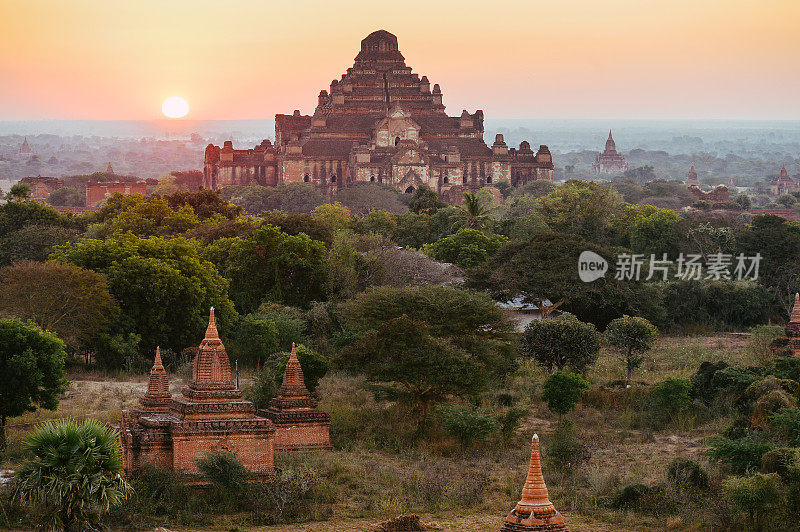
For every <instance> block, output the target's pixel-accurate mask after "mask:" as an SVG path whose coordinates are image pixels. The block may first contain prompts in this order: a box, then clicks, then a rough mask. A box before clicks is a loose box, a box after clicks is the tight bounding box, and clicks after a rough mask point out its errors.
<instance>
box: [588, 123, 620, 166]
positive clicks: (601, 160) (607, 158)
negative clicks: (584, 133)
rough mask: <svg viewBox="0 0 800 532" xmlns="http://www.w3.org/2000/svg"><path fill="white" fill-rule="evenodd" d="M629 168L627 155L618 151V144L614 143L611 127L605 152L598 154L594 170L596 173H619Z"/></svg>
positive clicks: (593, 164)
mask: <svg viewBox="0 0 800 532" xmlns="http://www.w3.org/2000/svg"><path fill="white" fill-rule="evenodd" d="M627 169H628V163H626V162H625V156H624V155H622V154H621V153H618V152H617V145H616V144H615V143H614V137H612V136H611V130H610V129H609V130H608V139H607V140H606V149H605V150H604V151H603V153H598V154H597V158H596V159H595V160H594V162H593V163H592V172H594V173H595V174H619V173H622V172H624V171H625V170H627Z"/></svg>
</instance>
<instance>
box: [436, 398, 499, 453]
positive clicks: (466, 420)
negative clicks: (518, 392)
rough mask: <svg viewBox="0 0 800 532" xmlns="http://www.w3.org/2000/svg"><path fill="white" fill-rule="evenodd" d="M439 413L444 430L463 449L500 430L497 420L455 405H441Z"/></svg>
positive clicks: (438, 409)
mask: <svg viewBox="0 0 800 532" xmlns="http://www.w3.org/2000/svg"><path fill="white" fill-rule="evenodd" d="M437 413H438V414H439V419H440V422H441V423H442V426H443V427H444V429H445V430H446V431H447V433H448V434H450V436H452V437H453V438H455V439H457V440H458V442H459V443H460V444H461V447H462V448H463V449H466V448H467V447H469V446H470V445H472V444H473V443H474V442H476V441H478V440H483V439H485V438H486V437H488V436H489V434H491V433H492V432H495V431H497V428H498V422H497V420H496V419H495V418H493V417H490V416H487V415H485V414H482V413H481V412H479V411H477V410H475V409H472V408H465V407H463V406H461V405H457V404H453V403H448V404H444V405H440V406H439V407H438V408H437Z"/></svg>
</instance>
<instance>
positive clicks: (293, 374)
mask: <svg viewBox="0 0 800 532" xmlns="http://www.w3.org/2000/svg"><path fill="white" fill-rule="evenodd" d="M317 404H318V401H317V398H316V397H314V395H312V394H311V393H310V392H309V391H308V389H307V388H306V385H305V379H304V378H303V368H302V367H300V361H299V360H298V358H297V350H296V348H295V345H294V344H292V352H291V354H290V355H289V361H288V362H287V363H286V370H285V371H284V372H283V383H282V384H281V387H280V389H279V390H278V396H277V397H275V398H274V399H272V400H271V401H270V402H269V408H267V409H266V410H259V411H258V415H259V416H264V417H266V418H268V419H269V420H270V421H272V423H273V424H274V425H275V450H276V451H300V450H313V449H330V448H331V438H330V427H331V418H330V416H329V415H328V414H326V413H325V412H321V411H320V410H318V409H317Z"/></svg>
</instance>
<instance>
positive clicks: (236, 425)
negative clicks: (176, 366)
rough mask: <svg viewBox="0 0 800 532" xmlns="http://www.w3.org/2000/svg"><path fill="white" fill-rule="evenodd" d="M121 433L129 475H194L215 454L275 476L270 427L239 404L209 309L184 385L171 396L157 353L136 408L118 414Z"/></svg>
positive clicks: (248, 407)
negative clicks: (152, 471) (154, 471)
mask: <svg viewBox="0 0 800 532" xmlns="http://www.w3.org/2000/svg"><path fill="white" fill-rule="evenodd" d="M120 432H121V438H122V445H123V458H124V463H125V470H126V471H127V472H129V473H130V472H133V471H136V470H137V469H140V468H141V467H143V466H145V465H152V466H155V467H158V468H161V469H172V470H174V471H176V472H179V473H184V474H189V475H195V474H197V472H198V471H197V464H196V461H197V459H198V458H201V457H202V456H203V455H204V454H205V453H208V452H214V451H228V452H231V453H233V454H235V455H237V456H238V457H239V459H240V460H242V462H243V463H244V465H245V467H247V469H249V470H250V471H251V472H252V473H254V474H256V475H257V476H270V475H272V474H273V473H274V466H273V453H274V439H275V427H274V426H273V425H272V422H271V421H270V420H269V419H266V418H263V417H256V415H255V406H254V405H253V403H251V402H250V401H245V400H243V399H242V393H241V391H240V390H239V389H238V387H237V386H236V383H235V382H234V381H233V379H232V378H231V367H230V362H229V360H228V355H227V353H226V352H225V346H224V345H223V344H222V341H221V340H220V338H219V332H218V331H217V326H216V322H215V319H214V309H213V308H212V309H211V314H210V316H209V321H208V328H207V329H206V335H205V338H204V339H203V341H202V342H201V343H200V347H199V348H198V351H197V355H196V356H195V359H194V365H193V368H192V379H191V380H190V381H189V383H188V386H186V387H184V388H183V389H182V390H181V395H179V396H178V397H172V395H171V394H170V392H169V382H168V381H167V374H166V372H165V371H164V366H163V365H162V363H161V353H160V350H156V359H155V363H154V364H153V369H152V370H151V371H150V380H149V382H148V385H147V393H145V395H144V397H143V398H142V399H141V400H140V407H139V408H136V409H132V410H131V411H130V412H123V415H122V425H121V430H120Z"/></svg>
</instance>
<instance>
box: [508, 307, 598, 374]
mask: <svg viewBox="0 0 800 532" xmlns="http://www.w3.org/2000/svg"><path fill="white" fill-rule="evenodd" d="M600 338H601V336H600V333H599V332H598V331H597V329H596V328H595V327H594V325H592V324H591V323H583V322H582V321H580V320H579V319H578V318H576V317H575V316H573V315H572V314H569V313H564V314H562V315H560V316H558V317H555V318H552V319H547V320H533V321H532V322H530V323H529V324H528V326H527V327H525V331H524V332H523V333H522V337H521V338H520V351H521V353H522V356H524V357H526V358H532V359H533V360H535V361H536V362H537V363H539V364H541V365H542V366H544V367H545V368H547V369H548V370H552V369H553V368H557V369H559V370H562V369H564V368H566V367H570V368H572V369H574V370H575V371H579V372H584V371H586V369H587V368H588V367H589V366H591V365H592V364H593V363H594V361H595V360H597V355H598V353H599V351H600Z"/></svg>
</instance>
